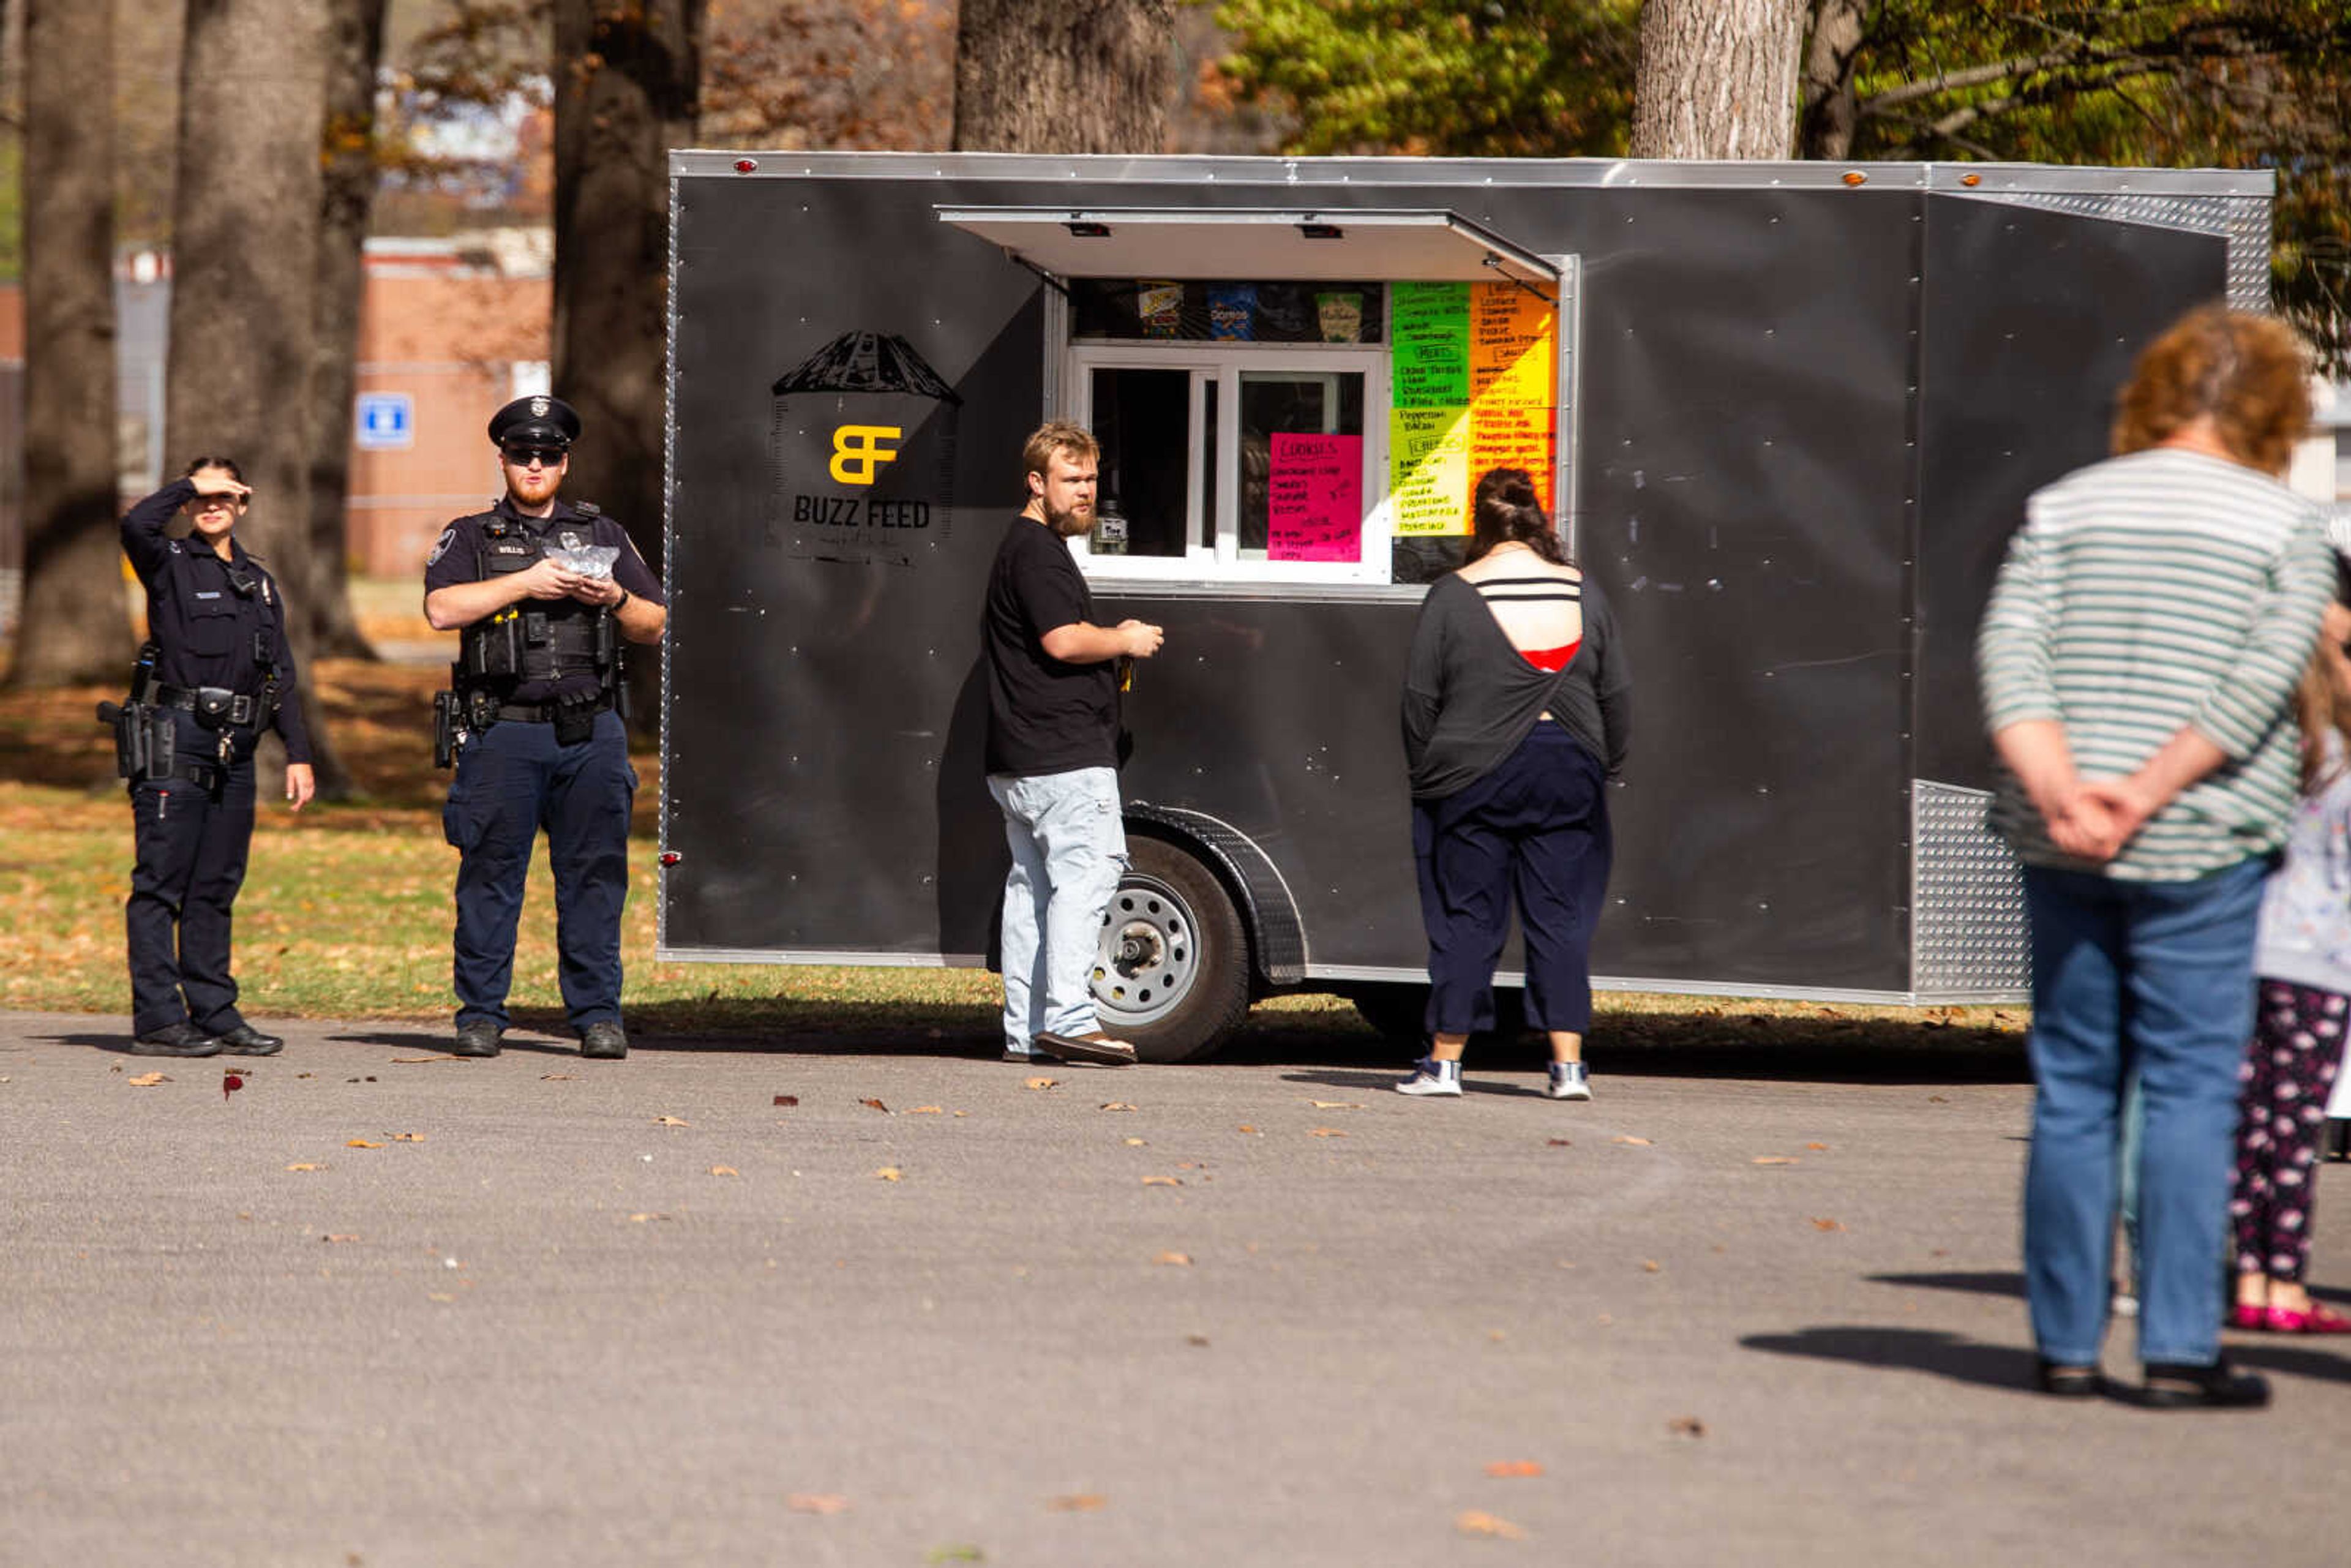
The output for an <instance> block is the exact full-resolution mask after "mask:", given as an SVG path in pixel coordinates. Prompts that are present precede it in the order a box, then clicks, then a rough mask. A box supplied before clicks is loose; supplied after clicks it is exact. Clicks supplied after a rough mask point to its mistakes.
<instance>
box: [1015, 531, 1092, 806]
mask: <svg viewBox="0 0 2351 1568" xmlns="http://www.w3.org/2000/svg"><path fill="white" fill-rule="evenodd" d="M1093 618H1094V598H1093V593H1092V591H1091V590H1089V589H1088V588H1087V587H1086V579H1085V574H1084V573H1083V572H1081V571H1080V570H1078V563H1077V561H1076V560H1074V559H1071V555H1070V547H1069V543H1068V541H1066V540H1065V539H1063V538H1061V535H1059V534H1057V533H1055V532H1054V531H1053V530H1052V528H1050V527H1049V526H1048V525H1046V524H1043V523H1040V522H1038V521H1036V520H1035V519H1034V518H1031V517H1015V518H1014V519H1013V520H1012V526H1011V528H1008V529H1007V530H1005V535H1004V543H1003V544H1002V545H1001V546H1000V547H998V549H997V552H996V565H995V567H994V568H993V569H992V570H990V571H989V572H988V575H987V611H986V612H985V614H984V616H983V618H982V623H981V632H982V635H983V636H984V638H985V640H986V642H987V770H988V771H989V772H990V773H1009V774H1014V775H1016V776H1019V777H1024V778H1033V777H1036V776H1039V775H1042V774H1048V773H1071V772H1075V771H1076V770H1077V769H1079V768H1115V767H1117V766H1118V668H1117V661H1116V660H1113V659H1105V660H1103V661H1102V662H1101V663H1099V664H1068V663H1065V662H1063V661H1062V660H1060V659H1056V658H1055V657H1053V655H1052V654H1050V653H1047V652H1045V644H1044V641H1043V639H1044V636H1045V633H1046V632H1051V631H1054V630H1056V629H1057V628H1060V627H1062V626H1068V625H1072V624H1074V623H1076V622H1081V621H1084V622H1091V621H1092V620H1093Z"/></svg>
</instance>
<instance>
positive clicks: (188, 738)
mask: <svg viewBox="0 0 2351 1568" xmlns="http://www.w3.org/2000/svg"><path fill="white" fill-rule="evenodd" d="M252 495H253V491H252V489H251V488H250V487H249V486H247V485H246V483H245V476H244V475H243V474H242V473H240V472H239V471H238V468H237V465H236V464H235V462H234V461H232V460H231V459H229V458H226V457H200V458H198V459H196V461H195V462H193V463H191V464H190V465H188V468H187V472H186V474H185V475H184V476H182V477H181V478H178V479H175V480H173V481H172V483H171V484H169V485H166V486H163V488H162V489H161V490H159V491H157V492H156V493H155V494H154V495H152V496H150V497H147V498H146V499H145V500H143V501H141V502H140V503H139V504H138V505H137V506H135V507H131V510H130V512H129V514H128V515H126V516H125V517H123V519H122V549H123V553H124V554H126V555H128V556H129V557H130V558H131V566H132V567H133V569H135V570H137V571H138V573H139V580H140V581H141V583H143V584H144V585H145V586H146V589H147V626H148V639H149V640H148V646H147V652H146V653H144V654H142V656H141V664H142V665H147V664H148V662H149V661H150V660H151V659H152V666H151V667H148V668H146V669H144V670H143V671H142V674H141V685H142V686H143V687H144V688H145V689H144V690H143V691H141V692H134V693H133V694H132V695H133V696H134V697H139V698H141V699H143V700H144V701H145V702H146V703H148V704H150V705H152V707H153V709H154V728H153V729H152V730H151V732H150V733H151V735H153V734H158V733H161V734H164V735H168V737H169V740H170V743H171V744H170V756H169V758H168V760H167V759H166V758H164V757H163V755H162V747H151V749H150V754H149V756H150V760H149V762H148V765H147V766H146V768H144V769H143V770H142V771H141V775H140V776H139V777H136V778H134V779H132V780H131V822H132V828H133V833H134V837H135V841H136V843H137V846H138V861H137V863H136V864H135V865H134V866H133V867H132V869H131V898H130V901H129V903H128V904H126V905H125V906H124V912H123V918H124V924H125V925H126V926H127V927H128V935H129V937H130V946H131V1034H132V1036H133V1040H132V1044H131V1051H133V1052H134V1053H136V1054H138V1055H141V1056H213V1055H216V1054H218V1053H219V1052H221V1051H231V1052H233V1053H235V1054H238V1055H243V1056H267V1055H270V1054H272V1053H273V1052H275V1051H277V1049H278V1048H279V1047H280V1046H282V1045H284V1044H285V1041H284V1040H280V1039H278V1038H277V1036H275V1035H267V1034H264V1033H262V1032H261V1031H260V1030H256V1029H255V1028H254V1027H253V1026H252V1025H251V1024H249V1023H247V1022H246V1021H245V1019H244V1018H243V1017H242V1016H241V1015H240V1014H239V1013H238V1012H237V1010H236V981H235V979H234V978H233V977H231V976H230V974H229V925H230V914H229V911H230V906H231V905H232V904H234V903H235V900H236V893H237V888H238V887H239V886H240V885H241V884H242V883H244V881H245V862H246V851H247V849H248V848H249V847H250V845H251V843H252V841H253V811H254V794H255V790H254V779H253V749H254V744H255V742H256V740H257V739H258V738H259V737H260V734H261V731H262V730H264V729H267V728H275V729H276V730H277V733H278V735H279V736H280V737H283V738H284V740H285V742H286V798H287V800H291V801H292V802H293V803H294V809H295V810H301V809H302V808H303V806H304V805H305V804H306V803H308V800H309V799H310V796H311V794H312V791H313V789H314V788H315V785H314V782H313V779H312V778H311V773H310V740H309V734H308V730H307V729H305V728H304V727H303V723H302V705H301V701H300V699H299V698H298V696H297V695H295V689H294V659H293V654H292V653H291V652H290V651H289V650H288V648H287V642H286V614H285V610H286V607H285V604H284V602H283V601H282V600H281V598H280V597H279V594H278V591H277V582H276V581H275V580H273V579H272V578H271V577H270V575H269V573H268V572H267V571H266V570H263V569H262V566H261V563H260V562H259V561H257V560H256V559H254V558H253V557H251V556H249V555H247V554H246V552H245V547H244V546H243V545H241V544H239V543H237V542H236V540H235V538H234V537H233V534H234V531H235V528H236V523H237V519H238V518H239V517H243V516H244V515H245V508H246V504H247V502H248V501H249V500H250V498H251V497H252ZM181 511H185V512H186V513H187V514H188V516H189V518H190V524H191V526H190V528H189V531H188V537H187V538H184V539H171V538H165V537H164V528H165V527H166V526H167V525H168V524H169V523H170V522H171V520H172V515H173V514H174V513H177V512H181Z"/></svg>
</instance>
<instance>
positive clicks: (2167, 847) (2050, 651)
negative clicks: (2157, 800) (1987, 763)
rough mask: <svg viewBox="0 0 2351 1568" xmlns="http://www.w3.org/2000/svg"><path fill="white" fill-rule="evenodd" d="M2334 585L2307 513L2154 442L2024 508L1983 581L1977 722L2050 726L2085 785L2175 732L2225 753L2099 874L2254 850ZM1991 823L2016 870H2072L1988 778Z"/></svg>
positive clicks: (2191, 873) (2259, 484)
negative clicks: (1986, 600)
mask: <svg viewBox="0 0 2351 1568" xmlns="http://www.w3.org/2000/svg"><path fill="white" fill-rule="evenodd" d="M2334 591H2335V568H2334V559H2333V556H2332V553H2331V550H2330V548H2329V546H2328V545H2327V543H2326V538H2325V532H2324V530H2323V528H2322V527H2321V524H2320V519H2319V514H2318V509H2317V508H2316V507H2314V506H2312V505H2311V504H2310V503H2309V502H2307V501H2305V500H2304V499H2303V498H2302V497H2299V496H2296V495H2295V494H2294V492H2293V491H2291V490H2289V489H2287V488H2286V487H2285V486H2283V485H2280V484H2278V483H2277V482H2276V481H2275V480H2273V479H2271V478H2268V477H2267V476H2263V475H2262V474H2259V473H2256V472H2255V471H2253V470H2252V469H2250V468H2246V467H2242V466H2241V465H2237V464H2234V463H2230V462H2226V461H2224V460H2222V459H2220V458H2218V457H2209V456H2206V455H2202V454H2200V453H2195V452H2187V451H2182V450H2179V449H2177V448H2168V447H2158V448H2157V449H2155V450H2152V451H2147V452H2136V453H2132V454H2130V455H2127V456H2124V457H2116V458H2112V459H2110V460H2108V461H2106V462H2105V463H2100V464H2096V465H2093V466H2091V467H2088V468H2084V469H2081V470H2079V471H2078V472H2076V473H2073V474H2069V475H2067V476H2065V477H2064V478H2063V479H2060V480H2058V481H2057V482H2056V483H2055V484H2053V485H2051V486H2047V487H2046V488H2044V489H2042V490H2039V491H2036V492H2035V493H2034V494H2033V496H2032V499H2031V500H2030V501H2029V502H2027V503H2026V508H2025V521H2024V527H2023V528H2020V529H2019V530H2018V531H2017V534H2016V537H2015V538H2013V539H2011V541H2010V543H2009V547H2008V559H2006V560H2005V561H2004V562H2002V563H2001V569H2000V577H1999V580H1997V581H1996V582H1994V583H1993V585H1992V591H1991V603H1990V604H1989V605H1987V606H1986V607H1985V610H1984V619H1983V625H1982V627H1981V629H1980V631H1979V632H1978V633H1977V637H1976V673H1977V675H1978V676H1979V678H1980V682H1981V685H1982V687H1983V702H1984V719H1985V723H1986V724H1987V725H1988V726H1989V727H1990V728H1991V730H1992V732H1993V733H1995V734H1997V733H1998V732H1999V731H2001V730H2002V729H2005V728H2007V727H2009V726H2010V725H2012V724H2021V723H2023V722H2025V721H2026V720H2029V719H2054V720H2056V721H2057V722H2058V723H2060V724H2062V725H2064V727H2065V737H2066V740H2067V743H2068V744H2069V745H2070V746H2071V747H2072V749H2073V754H2074V768H2075V769H2076V770H2077V771H2078V772H2079V773H2080V774H2081V775H2082V776H2083V777H2084V778H2085V779H2096V778H2112V777H2116V776H2119V775H2122V774H2127V773H2131V772H2134V771H2136V770H2137V768H2139V766H2140V765H2141V764H2143V763H2145V762H2146V761H2147V758H2149V757H2152V756H2153V755H2154V754H2155V753H2156V752H2157V751H2158V750H2159V749H2160V748H2161V747H2163V745H2164V743H2165V742H2167V741H2168V740H2169V739H2170V738H2171V737H2173V736H2174V735H2176V734H2177V733H2179V729H2180V727H2182V726H2183V725H2189V726H2193V727H2195V729H2196V732H2197V733H2198V734H2199V735H2201V736H2203V737H2205V738H2207V739H2209V740H2210V741H2211V742H2212V743H2213V744H2214V745H2216V746H2218V747H2220V749H2221V750H2222V751H2224V752H2226V753H2227V754H2228V756H2229V758H2230V760H2229V761H2227V762H2225V763H2223V764H2222V765H2221V766H2220V768H2217V769H2215V770H2214V771H2213V772H2211V773H2210V774H2207V775H2206V776H2205V777H2204V778H2202V779H2199V780H2198V781H2197V782H2195V783H2194V784H2192V785H2190V786H2189V788H2188V789H2185V790H2183V791H2182V792H2181V793H2180V795H2179V798H2178V799H2177V800H2173V801H2172V802H2171V803H2170V804H2169V805H2168V806H2166V807H2165V808H2164V809H2163V810H2160V811H2158V812H2157V813H2156V815H2155V816H2154V817H2153V818H2151V819H2150V820H2149V821H2147V825H2146V826H2145V827H2144V828H2142V829H2140V830H2139V832H2138V835H2137V837H2136V838H2134V839H2132V840H2131V841H2130V842H2129V843H2128V844H2126V846H2124V849H2123V852H2122V853H2121V854H2119V855H2117V856H2116V857H2115V859H2114V860H2113V861H2111V862H2107V863H2106V864H2105V866H2104V867H2103V868H2100V869H2102V870H2103V871H2104V872H2105V874H2106V875H2108V876H2113V877H2118V878H2121V879H2124V880H2126V881H2132V882H2174V881H2183V882H2184V881H2187V880H2189V879H2191V878H2194V877H2199V876H2205V875H2209V874H2210V873H2213V872H2216V871H2221V870H2224V869H2226V868H2227V867H2229V866H2232V865H2234V864H2236V863H2237V862H2240V861H2241V860H2244V859H2245V858H2246V857H2247V856H2249V855H2256V854H2265V853H2268V852H2271V851H2273V850H2275V849H2277V848H2278V847H2279V846H2280V845H2281V844H2283V842H2284V841H2285V827H2286V817H2287V814H2288V813H2289V812H2290V811H2291V810H2293V807H2294V796H2295V793H2296V789H2297V782H2298V779H2297V767H2296V754H2297V746H2298V732H2297V731H2296V729H2295V727H2294V716H2293V713H2292V702H2291V698H2292V695H2293V692H2294V684H2295V682H2296V681H2297V680H2299V679H2300V678H2301V674H2302V671H2303V667H2304V664H2307V663H2308V661H2309V659H2310V654H2311V651H2312V649H2313V648H2314V646H2315V645H2316V642H2317V632H2318V614H2319V611H2320V610H2321V608H2322V607H2324V606H2325V602H2326V601H2327V600H2328V599H2329V598H2331V597H2332V596H2333V594H2334ZM1991 821H1992V825H1993V826H1994V827H1995V828H1997V829H1998V830H1999V831H2001V832H2002V833H2004V834H2005V835H2006V836H2007V838H2008V841H2009V842H2010V843H2011V844H2013V845H2014V846H2015V848H2016V852H2017V854H2018V856H2019V857H2020V858H2021V859H2022V860H2023V861H2024V862H2026V863H2027V864H2030V865H2042V866H2056V867H2064V868H2069V869H2073V870H2082V869H2085V868H2084V865H2083V862H2079V861H2075V860H2073V859H2071V858H2070V857H2068V856H2067V855H2066V854H2064V852H2062V851H2060V850H2059V849H2057V847H2056V846H2055V845H2053V844H2052V843H2051V842H2050V841H2049V836H2048V832H2047V830H2046V828H2045V827H2044V826H2043V822H2042V821H2041V814H2040V813H2039V812H2038V811H2035V810H2033V809H2032V802H2031V801H2030V800H2027V799H2026V798H2025V795H2024V791H2023V789H2022V787H2020V786H2019V785H2018V783H2017V781H2016V780H2015V779H2014V778H2012V777H2011V776H2010V775H2009V774H2008V772H2007V770H2006V769H2005V768H2002V769H2001V777H2000V784H1999V791H1998V795H1997V797H1996V799H1995V800H1994V802H1993V805H1992V813H1991Z"/></svg>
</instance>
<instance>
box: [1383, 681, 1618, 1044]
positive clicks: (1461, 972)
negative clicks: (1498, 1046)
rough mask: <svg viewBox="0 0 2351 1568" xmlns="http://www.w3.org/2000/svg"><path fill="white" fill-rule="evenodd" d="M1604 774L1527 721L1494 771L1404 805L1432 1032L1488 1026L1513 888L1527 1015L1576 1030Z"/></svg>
mask: <svg viewBox="0 0 2351 1568" xmlns="http://www.w3.org/2000/svg"><path fill="white" fill-rule="evenodd" d="M1606 782H1607V779H1606V775H1605V773H1604V771H1603V769H1602V768H1601V766H1600V762H1599V759H1598V758H1595V757H1593V755H1592V753H1591V752H1589V751H1587V750H1585V749H1584V748H1583V745H1582V743H1581V742H1579V741H1577V740H1576V738H1575V737H1573V736H1572V735H1570V734H1568V732H1567V731H1566V730H1565V729H1563V728H1562V727H1560V726H1559V725H1558V724H1557V723H1555V722H1553V721H1552V720H1548V719H1546V720H1544V721H1542V722H1541V723H1539V724H1537V725H1536V726H1535V727H1534V729H1533V730H1532V731H1531V732H1530V733H1529V735H1528V736H1527V738H1526V739H1525V740H1523V741H1521V742H1520V743H1519V747H1518V749H1517V750H1515V751H1513V752H1511V753H1510V756H1508V757H1507V758H1503V759H1502V763H1501V765H1500V766H1499V767H1498V768H1495V769H1494V770H1493V771H1492V772H1491V773H1489V774H1487V775H1486V776H1485V777H1484V778H1482V779H1479V780H1477V782H1475V783H1473V784H1471V785H1470V786H1469V787H1468V789H1462V790H1460V791H1458V793H1455V794H1452V795H1448V796H1447V797H1446V798H1445V799H1443V800H1427V801H1418V802H1416V803H1415V804H1414V806H1413V811H1412V849H1413V860H1414V862H1415V865H1416V869H1417V870H1418V872H1419V874H1420V913H1421V919H1422V921H1423V923H1424V924H1425V925H1426V926H1427V928H1428V1011H1427V1014H1426V1018H1425V1019H1424V1020H1423V1021H1424V1022H1425V1024H1426V1028H1427V1029H1428V1030H1429V1031H1430V1032H1431V1033H1432V1034H1474V1033H1476V1032H1477V1031H1478V1030H1487V1029H1491V1028H1493V1027H1494V966H1495V965H1496V964H1497V963H1498V962H1499V961H1500V959H1501V956H1502V944H1503V942H1504V941H1505V940H1506V939H1507V938H1508V937H1509V936H1510V900H1511V896H1512V894H1516V895H1517V898H1518V905H1519V922H1520V926H1521V927H1522V928H1523V930H1524V932H1525V936H1526V950H1527V991H1526V1016H1527V1022H1528V1023H1529V1024H1530V1025H1531V1026H1532V1027H1534V1028H1536V1029H1540V1030H1571V1031H1573V1032H1574V1033H1577V1034H1581V1033H1583V1031H1584V1030H1586V1029H1587V1028H1589V1027H1590V1025H1591V1023H1592V932H1593V926H1595V925H1597V924H1598V923H1599V920H1600V907H1601V901H1602V898H1603V897H1604V894H1606V892H1607V889H1608V860H1609V852H1610V845H1609V837H1608V802H1607V800H1606V797H1605V796H1604V793H1603V791H1604V789H1605V787H1606Z"/></svg>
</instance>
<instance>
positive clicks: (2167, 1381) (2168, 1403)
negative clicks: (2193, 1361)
mask: <svg viewBox="0 0 2351 1568" xmlns="http://www.w3.org/2000/svg"><path fill="white" fill-rule="evenodd" d="M2138 1402H2139V1403H2140V1404H2142V1405H2145V1406H2147V1407H2148V1408H2150V1409H2155V1410H2257V1409H2259V1408H2261V1407H2262V1406H2264V1405H2267V1404H2268V1403H2269V1402H2270V1385H2269V1379H2267V1378H2265V1377H2263V1376H2262V1375H2260V1374H2258V1373H2252V1372H2239V1371H2238V1370H2237V1369H2236V1368H2235V1367H2233V1366H2231V1365H2230V1364H2228V1363H2227V1362H2225V1361H2216V1362H2214V1363H2213V1364H2211V1365H2210V1366H2191V1365H2188V1364H2184V1363H2180V1362H2164V1361H2150V1362H2148V1363H2147V1381H2146V1382H2145V1383H2143V1384H2141V1385H2139V1391H2138Z"/></svg>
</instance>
